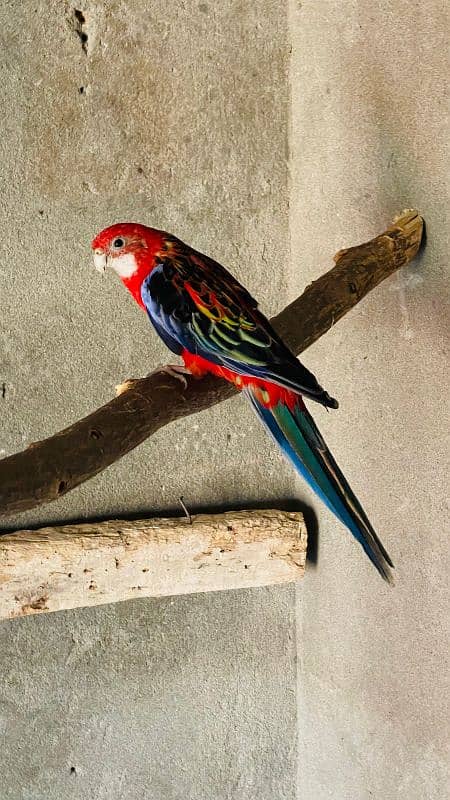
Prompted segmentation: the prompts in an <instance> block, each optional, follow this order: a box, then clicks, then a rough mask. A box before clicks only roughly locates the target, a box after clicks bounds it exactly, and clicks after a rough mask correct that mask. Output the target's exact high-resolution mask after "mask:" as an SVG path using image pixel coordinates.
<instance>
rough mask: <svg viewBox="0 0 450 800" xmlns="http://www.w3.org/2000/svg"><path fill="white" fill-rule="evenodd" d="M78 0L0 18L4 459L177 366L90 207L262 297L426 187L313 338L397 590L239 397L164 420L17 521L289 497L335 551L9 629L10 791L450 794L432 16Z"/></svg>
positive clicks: (435, 27) (440, 49) (314, 361)
mask: <svg viewBox="0 0 450 800" xmlns="http://www.w3.org/2000/svg"><path fill="white" fill-rule="evenodd" d="M80 6H81V7H80ZM80 6H76V7H75V6H74V5H73V4H72V3H62V2H59V1H58V2H56V1H55V2H49V1H47V2H36V3H31V2H25V3H22V4H17V3H6V4H4V6H3V8H2V10H1V12H0V13H1V21H2V25H1V26H0V32H1V34H0V35H1V37H2V58H1V59H0V61H1V69H2V74H1V87H2V93H3V108H4V114H3V116H2V127H3V130H2V136H1V137H0V164H1V169H0V181H1V187H0V213H1V215H2V218H3V219H2V243H1V248H2V257H1V262H0V296H1V299H2V314H1V318H0V363H1V375H0V382H1V384H2V385H3V383H4V391H2V392H1V394H2V395H3V394H4V397H1V398H0V404H1V409H2V428H1V441H0V450H1V451H3V452H2V455H4V454H6V453H9V452H13V451H14V450H16V449H19V448H21V447H24V446H26V445H27V444H28V443H29V442H30V441H33V440H34V439H38V438H40V437H42V436H45V435H48V434H50V433H51V432H53V431H55V430H56V429H59V428H61V427H63V426H64V425H66V424H68V423H70V421H72V420H73V419H75V418H77V417H78V416H80V415H82V414H84V413H87V412H88V411H89V410H90V409H92V408H93V407H95V406H96V405H98V404H99V403H101V402H104V401H105V400H107V399H108V398H109V397H110V395H111V392H112V389H113V386H114V384H115V383H117V382H118V381H119V380H121V379H123V378H125V377H128V376H130V375H136V374H142V373H144V372H146V371H148V370H149V369H150V368H151V367H152V366H153V365H155V364H157V363H159V362H162V361H165V360H166V358H167V354H166V352H165V350H164V347H163V346H162V345H161V344H160V343H159V342H157V341H156V340H155V337H154V336H153V335H152V332H151V330H150V329H149V327H148V324H147V323H146V320H145V318H144V317H143V315H140V313H139V311H138V310H136V309H135V308H134V307H133V304H132V302H131V300H130V299H129V298H128V297H127V296H125V294H124V292H123V290H122V288H121V287H120V286H118V285H117V284H116V283H115V282H114V280H113V278H112V277H110V278H109V279H105V280H102V279H101V278H100V277H99V276H98V275H97V274H95V273H94V272H93V270H92V269H91V268H90V255H89V247H88V245H89V241H90V238H91V237H92V235H93V233H95V232H96V231H97V230H98V229H99V228H100V227H102V226H104V225H106V224H108V223H110V222H112V221H117V220H118V219H121V218H122V219H124V218H126V219H131V218H133V219H137V220H142V221H148V222H149V223H151V224H153V225H155V226H160V227H166V228H167V229H169V230H172V231H174V232H175V233H177V234H178V235H180V236H181V237H183V238H185V239H186V240H188V241H191V242H192V243H193V244H195V246H197V247H198V248H199V249H204V250H205V251H206V252H208V253H210V254H211V255H212V256H214V257H216V258H218V259H219V260H222V261H223V262H224V263H226V264H227V265H228V266H229V267H230V268H231V269H232V270H233V271H234V272H235V273H236V274H237V275H238V276H239V277H240V278H241V279H242V280H243V281H244V282H246V284H247V285H248V286H249V288H250V289H251V290H252V291H253V292H254V293H255V294H257V296H258V297H259V299H260V301H261V304H262V307H263V308H264V310H265V311H267V312H269V313H271V312H274V311H276V310H277V309H278V308H280V307H281V306H283V305H284V304H285V303H286V302H287V301H288V300H289V299H291V298H292V297H294V296H295V295H296V294H298V293H299V292H300V291H301V290H302V288H303V286H304V285H305V284H306V283H307V282H308V281H310V280H311V279H313V278H314V277H316V276H317V275H318V274H319V273H320V272H321V271H322V270H323V269H324V268H325V267H327V266H328V264H329V263H330V256H331V255H332V253H333V252H334V251H335V250H337V249H339V248H340V247H342V246H344V245H348V244H353V243H355V242H356V241H358V240H363V239H365V238H367V237H370V236H371V235H374V234H375V233H377V232H378V231H379V229H380V226H383V225H384V224H385V222H386V220H387V219H389V217H390V216H391V215H392V214H393V213H394V212H395V211H397V210H399V209H401V208H402V207H403V206H410V205H417V206H418V207H419V208H420V209H421V211H422V212H423V213H424V215H425V216H426V219H427V224H428V237H429V241H428V247H427V250H426V253H425V255H424V257H423V258H422V259H421V261H419V262H418V263H416V265H415V266H412V267H410V268H409V269H408V270H405V271H404V272H403V273H402V274H401V275H398V276H396V277H395V278H393V279H392V280H390V281H389V282H387V283H386V284H385V285H384V286H382V287H381V288H380V289H379V290H377V292H376V293H374V294H373V296H372V297H370V298H368V299H367V300H366V301H365V302H364V303H363V304H361V305H360V306H359V307H358V308H357V309H355V311H354V312H353V313H352V314H351V315H350V316H349V317H347V318H346V319H345V320H344V321H342V322H340V323H339V325H337V326H336V328H335V329H334V330H332V331H330V332H329V333H328V334H327V336H326V337H324V339H323V340H322V341H320V342H319V343H318V344H317V345H316V346H315V347H314V348H312V349H311V350H310V351H309V352H308V354H307V355H306V357H305V360H306V361H307V363H308V365H309V366H311V367H312V368H313V369H315V371H316V372H317V374H318V375H319V376H320V378H321V380H322V382H323V383H324V384H325V386H326V387H327V388H328V389H329V390H330V391H331V392H333V393H335V394H336V396H338V397H339V399H340V401H341V410H340V412H338V413H337V414H328V415H327V414H325V413H322V412H321V411H320V410H319V411H318V412H317V414H316V417H317V419H318V421H319V424H320V425H321V427H322V429H323V430H324V432H325V434H326V436H327V438H328V440H329V442H330V444H331V445H332V446H333V449H334V450H335V453H336V455H337V456H338V458H339V460H340V461H341V462H342V465H343V466H344V467H345V471H346V472H347V473H348V476H349V478H350V479H351V481H352V483H353V484H354V486H355V488H356V489H357V490H358V492H359V494H360V495H361V496H362V498H363V499H364V504H365V506H366V507H367V510H368V511H369V512H370V516H371V517H372V518H373V521H374V523H375V524H376V527H377V528H378V530H379V531H380V532H381V533H382V535H383V538H384V540H385V543H386V545H387V546H388V549H389V550H390V551H391V552H392V555H393V558H394V561H395V562H396V563H398V566H399V569H398V580H397V587H396V588H395V589H394V590H389V589H388V588H387V587H385V586H384V585H383V584H382V583H381V582H380V581H379V579H378V578H377V576H376V574H375V573H374V572H373V570H372V569H371V568H370V565H368V563H367V562H366V561H365V560H364V559H363V557H362V556H361V555H360V552H359V550H358V549H357V547H356V546H355V545H354V544H353V543H352V542H351V541H350V537H348V536H346V534H345V533H344V531H343V530H342V528H341V527H340V526H339V525H338V523H336V522H335V521H334V520H333V519H331V517H330V516H329V515H328V513H327V512H326V511H322V509H321V508H320V506H319V505H318V504H317V503H316V501H315V500H314V499H313V498H312V496H311V495H309V494H308V492H307V489H306V488H305V487H304V486H303V484H302V483H301V482H300V481H297V479H296V478H295V476H293V475H292V473H291V471H290V469H289V467H288V466H287V465H285V464H284V462H282V461H281V459H280V457H279V455H278V454H277V452H276V451H275V450H274V448H273V447H272V446H271V443H270V441H268V440H266V437H265V434H264V433H263V432H262V431H260V429H259V427H258V425H257V423H256V421H255V420H254V419H253V416H252V414H251V413H250V411H248V410H247V409H246V408H245V406H244V405H243V403H241V402H240V401H239V399H236V400H233V401H231V402H228V403H227V404H224V405H223V406H221V408H220V409H213V410H211V412H207V413H205V414H203V415H201V416H199V417H197V418H195V417H193V418H190V419H188V420H185V421H182V422H181V423H180V424H176V425H173V426H171V427H170V428H167V429H165V430H163V431H161V432H159V433H158V435H157V436H155V437H153V438H152V440H151V441H150V442H147V443H145V444H144V445H143V446H141V447H140V448H139V449H138V450H137V451H135V452H134V453H131V454H130V455H129V456H127V457H126V458H125V459H123V460H122V461H121V462H120V463H118V464H116V465H114V466H113V467H112V468H110V469H109V470H108V471H107V472H105V473H103V474H102V475H100V476H97V477H96V478H95V479H93V480H92V481H90V482H89V483H88V484H86V485H85V486H83V487H81V488H80V489H78V490H76V491H74V492H73V493H71V494H70V495H68V496H67V497H66V498H63V499H62V500H61V501H60V502H59V503H58V504H54V505H53V506H49V507H47V508H43V509H41V510H40V511H38V512H32V513H29V514H26V515H22V516H20V517H17V518H16V519H15V520H13V521H12V522H10V523H8V524H15V525H16V526H18V525H27V524H28V525H31V524H37V523H42V522H45V521H50V520H56V519H58V520H63V519H69V518H72V519H73V518H77V519H79V518H84V517H92V516H99V515H100V516H106V515H114V514H116V513H122V514H123V513H125V512H134V513H138V512H146V511H151V512H152V513H153V512H156V511H158V510H167V509H174V508H176V507H177V504H178V497H179V496H180V494H183V495H184V498H185V501H186V502H187V503H188V505H190V506H191V507H193V506H196V505H203V506H204V505H210V506H217V505H222V504H224V503H230V504H237V503H243V502H256V501H265V502H270V501H272V502H275V501H277V500H283V499H284V500H286V499H290V500H291V501H295V502H297V503H306V504H307V505H308V506H310V507H313V508H314V509H315V510H316V512H317V514H318V520H319V531H320V536H319V548H318V561H317V563H316V564H310V568H309V570H308V573H307V577H306V578H305V580H304V582H303V584H302V585H301V586H299V587H298V588H297V590H294V589H293V587H284V588H281V589H270V590H267V589H261V590H257V591H246V592H233V593H223V594H222V593H221V594H216V595H208V596H201V595H199V596H197V597H186V598H174V599H164V600H160V601H144V600H143V601H138V602H131V603H124V604H119V605H116V606H106V607H104V608H98V609H88V610H81V611H76V612H67V613H60V614H54V615H48V616H42V617H39V618H28V619H25V620H18V621H14V622H11V623H3V624H2V625H1V626H0V639H1V644H0V674H1V676H2V678H1V680H0V798H1V800H3V798H5V800H19V799H20V800H44V798H45V800H47V798H49V799H50V800H51V798H55V800H56V798H58V799H59V798H61V797H64V798H68V799H69V800H71V799H72V798H74V799H75V798H76V799H77V800H78V798H80V799H81V798H95V799H96V800H97V798H108V800H110V799H111V800H116V799H117V800H120V799H122V798H124V799H128V798H129V799H130V800H134V799H135V798H145V799H146V800H147V798H148V799H149V800H171V799H172V798H173V799H174V800H175V799H176V800H185V798H189V800H206V798H211V797H214V798H218V800H219V799H220V800H222V798H223V799H224V800H225V798H239V800H244V799H245V798H255V797H258V798H261V800H264V798H267V800H269V798H270V800H287V799H288V800H293V798H294V797H298V798H301V800H322V798H325V797H327V798H329V797H332V798H336V800H369V798H383V800H391V798H392V800H394V798H395V800H397V798H399V800H438V798H439V800H440V798H442V797H443V796H444V795H445V787H446V768H447V765H448V755H447V756H446V753H445V746H446V741H448V738H449V737H448V734H449V730H448V723H447V721H446V716H445V713H444V707H445V701H444V699H445V696H446V694H447V695H448V678H447V676H448V632H447V635H446V630H445V623H446V607H448V595H447V593H446V584H447V576H448V572H449V566H450V565H449V564H448V545H447V536H446V533H445V523H446V516H445V514H446V507H445V506H446V499H447V488H446V487H447V483H448V464H447V463H446V452H447V449H448V447H447V445H448V439H447V437H446V430H447V429H448V416H449V415H448V402H447V385H446V380H445V361H444V347H445V339H444V334H445V325H446V324H447V320H448V302H447V300H448V293H447V294H446V290H447V285H448V284H447V277H446V276H447V275H448V251H449V241H448V238H449V235H448V231H449V227H448V207H449V203H448V200H449V197H448V195H449V191H448V189H449V185H448V177H447V176H448V155H449V153H448V149H449V146H448V141H449V135H448V134H449V129H448V92H447V94H446V87H445V77H444V76H445V75H446V74H448V66H449V65H448V59H446V52H447V46H446V36H447V35H448V28H449V25H448V22H449V21H448V18H446V14H447V9H446V7H445V4H442V3H441V2H438V1H437V0H433V1H431V0H430V2H428V3H427V4H426V7H425V6H423V5H422V4H419V3H415V2H408V3H407V2H402V1H401V0H395V2H389V3H388V2H380V3H373V2H369V0H359V1H358V2H356V0H354V1H353V2H351V0H340V2H326V0H324V1H323V2H322V0H321V2H317V1H316V2H313V1H312V0H311V1H310V2H308V1H307V0H305V2H302V3H299V2H294V0H291V2H290V4H289V6H287V5H285V4H282V3H280V2H270V0H258V1H257V2H254V3H247V2H237V1H235V2H233V0H227V2H222V3H217V2H205V3H203V2H200V3H196V2H186V3H182V2H180V3H178V2H177V3H161V2H159V0H158V2H157V1H156V0H154V2H151V3H149V2H144V0H132V1H131V0H130V2H110V3H104V2H96V3H94V2H83V3H82V4H81V3H80ZM75 8H76V9H77V10H78V12H80V13H78V14H75ZM289 153H290V157H289ZM296 647H297V655H296V652H295V648H296ZM297 748H298V753H297Z"/></svg>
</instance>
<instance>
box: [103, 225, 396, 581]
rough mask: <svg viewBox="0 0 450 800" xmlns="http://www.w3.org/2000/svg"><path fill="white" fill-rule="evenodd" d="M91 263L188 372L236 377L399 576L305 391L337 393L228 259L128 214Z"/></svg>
mask: <svg viewBox="0 0 450 800" xmlns="http://www.w3.org/2000/svg"><path fill="white" fill-rule="evenodd" d="M91 246H92V249H93V258H94V266H95V268H96V269H97V270H98V271H99V272H105V270H106V268H107V267H108V268H111V269H112V270H114V271H115V272H116V273H117V275H118V276H119V278H120V280H121V281H122V283H123V285H124V286H125V287H126V288H127V289H128V291H129V292H130V293H131V295H132V296H133V298H134V299H135V300H136V302H137V303H138V305H139V306H140V307H141V308H142V309H143V310H144V312H145V313H146V314H147V316H148V318H149V320H150V322H151V324H152V326H153V328H154V329H155V331H156V333H157V334H158V335H159V336H160V338H161V339H162V340H163V342H164V343H165V344H166V345H167V347H168V348H169V349H170V350H171V351H172V352H173V353H175V354H176V355H177V356H180V357H181V359H182V360H183V362H184V366H183V365H181V364H180V365H179V366H175V367H168V368H167V369H168V370H170V371H171V372H172V373H173V374H175V375H177V376H178V377H180V379H181V380H184V381H185V378H184V374H185V373H190V374H192V375H193V376H196V377H202V376H204V375H206V374H213V375H216V376H218V377H221V378H224V379H225V380H227V381H229V382H231V383H232V384H233V385H234V386H235V387H236V389H238V390H239V391H240V392H242V394H243V395H244V396H245V397H246V398H247V400H248V401H249V402H250V404H251V406H252V407H253V409H254V411H255V412H256V414H257V416H258V417H259V419H260V420H261V422H262V423H263V425H264V426H265V428H266V429H267V431H268V432H269V434H270V435H271V436H272V438H273V439H275V441H276V442H277V444H278V445H279V446H280V448H281V450H282V451H283V453H284V455H285V456H286V457H287V458H288V460H289V461H290V462H291V463H292V465H293V466H294V468H295V470H296V471H297V472H298V473H299V474H300V475H301V476H302V477H303V478H304V479H306V481H307V483H308V484H309V485H310V486H311V488H312V489H313V490H314V491H315V492H316V494H317V495H318V496H319V498H320V499H321V500H322V501H323V502H324V503H325V505H326V506H327V507H328V508H329V509H330V510H331V511H332V512H333V513H334V514H335V516H336V517H337V518H338V519H339V520H340V521H341V523H343V525H344V526H345V527H347V529H348V530H349V531H350V533H351V534H353V536H354V538H355V539H356V540H357V541H358V542H359V544H360V545H361V546H362V548H363V550H364V551H365V553H366V554H367V556H368V557H369V559H370V561H371V562H372V564H373V565H374V566H375V568H376V569H377V570H378V572H379V573H380V575H381V576H382V577H383V578H384V579H385V580H386V581H387V582H388V583H392V572H391V568H393V566H394V565H393V563H392V561H391V558H390V557H389V555H388V553H387V552H386V550H385V548H384V546H383V544H382V542H381V540H380V539H379V538H378V536H377V534H376V533H375V531H374V529H373V527H372V525H371V523H370V522H369V519H368V517H367V515H366V513H365V511H364V510H363V508H362V506H361V504H360V502H359V500H358V499H357V498H356V496H355V494H354V493H353V491H352V489H351V488H350V486H349V484H348V482H347V480H346V478H345V477H344V475H343V473H342V472H341V470H340V468H339V467H338V465H337V463H336V461H335V459H334V457H333V455H332V454H331V452H330V450H329V449H328V447H327V445H326V443H325V441H324V438H323V436H322V435H321V433H320V431H319V429H318V427H317V425H316V424H315V422H314V420H313V417H312V416H311V414H310V413H309V411H308V409H307V408H306V405H305V402H304V398H305V399H306V400H308V401H309V400H311V401H315V402H316V403H319V404H320V405H322V406H324V407H325V408H326V409H329V408H333V409H334V408H337V407H338V403H337V401H336V400H335V399H334V398H333V397H331V396H330V395H329V394H328V392H326V391H325V389H323V388H322V386H321V385H320V384H319V382H318V381H317V379H316V378H315V376H314V375H313V374H312V373H311V372H310V371H309V370H308V369H307V368H306V367H305V366H304V365H303V364H302V363H301V362H300V360H299V359H298V358H296V356H295V355H294V354H293V353H292V352H291V351H290V350H289V348H288V347H287V346H286V345H285V344H284V342H283V341H282V339H281V338H280V337H279V336H278V334H277V333H276V331H275V330H274V329H273V327H272V326H271V324H270V322H269V320H268V319H267V318H266V317H265V316H264V315H263V313H262V312H261V311H260V310H259V307H258V303H257V302H256V300H254V299H253V297H252V295H251V294H250V293H249V292H248V291H247V290H246V289H245V288H244V287H243V286H242V285H241V284H240V283H239V282H238V281H237V279H236V278H234V277H233V275H231V273H230V272H228V271H227V270H226V269H225V268H224V267H223V266H221V265H220V264H219V263H217V262H216V261H214V260H213V259H212V258H210V257H209V256H206V255H203V254H202V253H200V252H198V251H196V250H195V249H194V248H192V247H191V246H189V245H188V244H185V243H184V242H182V241H181V240H180V239H179V238H177V237H176V236H173V235H171V234H169V233H166V232H164V231H160V230H157V229H155V228H150V227H147V226H146V225H141V224H139V223H132V222H122V223H120V222H119V223H116V224H114V225H111V226H109V227H107V228H105V229H104V230H102V231H101V232H100V233H99V234H98V235H97V236H95V238H94V239H93V241H92V245H91Z"/></svg>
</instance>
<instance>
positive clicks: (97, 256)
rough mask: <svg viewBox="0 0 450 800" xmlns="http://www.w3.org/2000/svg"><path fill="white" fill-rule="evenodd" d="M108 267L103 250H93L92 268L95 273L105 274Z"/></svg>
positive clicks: (106, 257)
mask: <svg viewBox="0 0 450 800" xmlns="http://www.w3.org/2000/svg"><path fill="white" fill-rule="evenodd" d="M107 266H108V256H107V255H106V253H104V252H103V250H94V267H95V269H96V270H97V272H105V270H106V267H107Z"/></svg>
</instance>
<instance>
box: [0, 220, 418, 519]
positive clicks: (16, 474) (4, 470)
mask: <svg viewBox="0 0 450 800" xmlns="http://www.w3.org/2000/svg"><path fill="white" fill-rule="evenodd" d="M422 231H423V220H422V218H421V217H420V216H419V215H418V213H417V211H406V212H403V214H402V215H401V216H400V217H398V218H397V219H396V220H395V221H394V223H393V224H392V225H391V227H390V228H388V230H387V231H385V232H384V233H382V234H381V235H380V236H377V237H376V239H372V241H370V242H368V243H366V244H362V245H359V246H358V247H351V248H350V249H348V250H341V251H340V252H339V253H338V254H337V255H336V256H335V262H336V266H335V267H334V268H333V269H331V270H330V271H329V272H327V273H326V274H325V275H322V277H321V278H319V279H318V280H317V281H315V282H314V283H312V284H311V285H310V286H308V288H307V289H306V290H305V291H304V293H303V294H302V295H301V297H299V298H298V299H297V300H294V302H293V303H291V304H290V305H289V306H288V307H287V308H286V309H285V310H284V311H282V312H281V313H280V314H278V315H277V316H276V317H275V318H274V319H273V320H272V323H273V325H274V326H275V328H276V329H277V331H278V332H279V333H280V334H281V336H282V338H283V339H284V340H285V342H286V344H287V345H288V346H289V347H290V348H291V350H293V352H295V353H296V354H298V353H300V352H302V351H303V350H304V349H305V348H306V347H309V345H311V344H312V343H313V342H315V341H316V340H317V339H318V338H319V337H320V336H322V335H323V334H324V333H326V332H327V331H328V330H329V329H330V328H331V326H332V325H334V323H336V322H337V321H338V320H339V319H340V318H341V317H343V316H344V314H346V313H347V311H349V310H350V309H351V308H353V306H355V305H356V304H357V303H358V302H359V301H360V300H361V299H362V298H363V297H364V296H365V295H366V294H367V293H368V292H370V291H371V289H373V288H374V287H375V286H377V285H378V284H379V283H380V282H381V281H382V280H384V279H385V278H387V277H388V275H391V274H392V273H393V272H394V271H395V270H397V269H398V268H399V267H401V266H403V265H404V264H407V263H408V262H409V261H411V259H412V258H414V256H415V255H416V253H417V251H418V249H419V247H420V243H421V240H422ZM234 392H235V390H234V389H233V388H232V387H231V385H230V384H227V383H225V382H224V381H221V380H219V379H217V378H213V377H208V378H205V379H203V380H201V381H199V380H194V379H190V380H188V386H187V388H186V389H185V390H184V389H183V388H182V386H181V383H180V381H177V380H176V379H174V378H172V377H170V376H169V375H167V374H166V373H164V372H161V371H157V372H154V373H153V374H152V375H150V376H149V377H147V378H142V379H140V380H138V381H136V382H135V383H134V384H133V385H132V387H131V388H130V389H129V390H128V391H126V392H124V393H123V394H122V395H120V396H119V397H116V398H115V399H114V400H111V401H110V402H109V403H107V404H106V405H104V406H102V407H101V408H99V409H98V410H97V411H94V412H93V413H92V414H90V415H89V416H88V417H85V418H84V419H82V420H79V421H78V422H76V423H75V424H73V425H71V426H70V427H69V428H66V429H65V430H63V431H61V432H60V433H57V434H56V435H55V436H52V437H50V438H49V439H45V440H43V441H41V442H37V443H34V444H32V445H30V447H28V448H27V449H26V450H24V451H22V452H21V453H17V454H15V455H12V456H9V457H8V458H5V459H3V460H2V461H0V516H3V517H4V516H7V515H8V514H12V513H13V512H17V511H25V510H26V509H30V508H33V507H35V506H38V505H41V504H43V503H49V502H51V501H52V500H56V499H57V498H58V497H61V496H62V495H64V494H65V493H66V492H69V491H70V490H71V489H73V488H74V487H75V486H79V484H81V483H83V482H84V481H86V480H88V479H89V478H92V477H93V476H94V475H96V474H97V473H98V472H100V471H101V470H103V469H105V467H107V466H109V465H110V464H112V463H113V462H114V461H117V460H118V459H119V458H121V457H122V456H123V455H125V453H128V452H129V451H130V450H132V449H133V448H134V447H136V446H137V445H138V444H140V443H141V442H143V441H144V439H146V438H147V437H148V436H150V435H151V434H152V433H155V432H156V431H157V430H158V429H159V428H161V427H162V426H163V425H167V424H168V423H169V422H172V421H173V420H175V419H179V418H180V417H184V416H187V415H189V414H195V413H197V412H198V411H202V410H203V409H205V408H208V407H209V406H212V405H214V404H215V403H219V402H221V401H222V400H225V399H227V398H228V397H231V396H232V395H233V394H234Z"/></svg>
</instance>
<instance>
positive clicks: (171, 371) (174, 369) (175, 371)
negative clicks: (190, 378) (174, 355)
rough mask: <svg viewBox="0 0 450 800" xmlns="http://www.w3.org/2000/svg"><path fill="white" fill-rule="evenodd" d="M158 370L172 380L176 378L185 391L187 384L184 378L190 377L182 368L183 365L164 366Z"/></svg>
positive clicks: (188, 371)
mask: <svg viewBox="0 0 450 800" xmlns="http://www.w3.org/2000/svg"><path fill="white" fill-rule="evenodd" d="M160 370H161V372H165V373H166V374H167V375H170V376H171V377H172V378H176V380H177V381H181V383H182V384H183V388H184V389H187V385H188V383H187V380H186V378H185V376H186V375H191V371H190V370H189V369H188V368H187V367H185V366H183V364H164V365H163V366H162V367H160Z"/></svg>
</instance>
